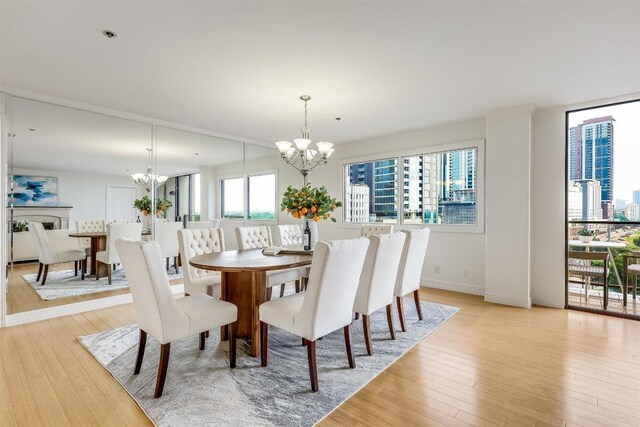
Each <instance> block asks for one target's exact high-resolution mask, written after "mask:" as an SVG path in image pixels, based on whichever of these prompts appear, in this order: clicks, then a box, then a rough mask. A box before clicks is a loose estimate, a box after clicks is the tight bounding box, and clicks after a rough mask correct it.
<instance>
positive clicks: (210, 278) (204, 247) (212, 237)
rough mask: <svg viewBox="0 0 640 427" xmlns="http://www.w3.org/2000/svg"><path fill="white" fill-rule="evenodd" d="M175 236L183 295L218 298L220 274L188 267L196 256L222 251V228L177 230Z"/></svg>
mask: <svg viewBox="0 0 640 427" xmlns="http://www.w3.org/2000/svg"><path fill="white" fill-rule="evenodd" d="M177 234H178V247H179V248H180V258H181V259H182V271H183V277H184V293H185V294H186V295H194V294H207V295H210V296H213V297H216V298H218V297H220V273H218V272H215V271H208V270H201V269H199V268H195V267H193V266H191V265H189V261H190V260H191V258H193V257H195V256H198V255H205V254H211V253H215V252H222V251H224V232H223V231H222V228H194V229H189V228H187V229H183V230H178V231H177Z"/></svg>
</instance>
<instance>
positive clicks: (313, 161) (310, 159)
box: [276, 95, 333, 185]
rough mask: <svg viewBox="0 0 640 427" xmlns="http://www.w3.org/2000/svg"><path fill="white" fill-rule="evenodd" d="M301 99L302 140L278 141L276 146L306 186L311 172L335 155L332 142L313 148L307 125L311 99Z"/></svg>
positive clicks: (316, 144) (321, 143)
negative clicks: (302, 104)
mask: <svg viewBox="0 0 640 427" xmlns="http://www.w3.org/2000/svg"><path fill="white" fill-rule="evenodd" d="M300 99H301V100H303V101H304V127H303V128H302V129H300V131H301V132H302V138H297V139H294V140H293V143H291V142H289V141H278V142H276V146H277V147H278V150H279V151H280V154H281V155H282V160H284V161H285V162H287V164H289V165H291V166H293V167H294V168H295V169H297V170H298V171H299V172H300V173H301V174H302V176H303V179H304V184H305V185H306V183H307V175H308V174H309V172H310V171H312V170H313V169H315V168H317V167H318V166H320V165H326V164H327V160H328V159H329V157H331V154H332V153H333V144H332V143H330V142H316V143H315V147H312V146H311V143H312V141H311V139H310V133H311V129H309V126H308V124H307V102H308V101H309V100H310V99H311V97H310V96H309V95H302V96H301V97H300Z"/></svg>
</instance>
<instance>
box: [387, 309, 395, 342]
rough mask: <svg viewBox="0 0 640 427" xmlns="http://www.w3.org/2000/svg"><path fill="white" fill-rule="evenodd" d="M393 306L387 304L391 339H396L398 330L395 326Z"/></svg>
mask: <svg viewBox="0 0 640 427" xmlns="http://www.w3.org/2000/svg"><path fill="white" fill-rule="evenodd" d="M391 310H392V307H391V304H389V305H388V306H387V323H388V324H389V334H390V335H391V339H392V340H395V339H396V331H395V328H394V326H393V313H392V311H391Z"/></svg>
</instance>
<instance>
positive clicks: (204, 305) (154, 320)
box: [115, 239, 238, 398]
mask: <svg viewBox="0 0 640 427" xmlns="http://www.w3.org/2000/svg"><path fill="white" fill-rule="evenodd" d="M115 245H116V247H117V250H118V253H120V256H121V259H122V265H123V267H124V271H125V274H126V276H127V280H128V282H129V287H130V289H131V296H132V297H133V304H134V306H135V308H136V318H137V320H138V326H139V327H140V341H139V345H138V356H137V358H136V365H135V369H134V372H133V373H134V375H137V374H139V373H140V369H141V367H142V360H143V357H144V350H145V346H146V343H147V334H149V335H151V336H152V337H153V338H154V339H155V340H156V341H158V342H159V343H160V363H159V366H158V378H157V380H156V389H155V393H154V397H156V398H158V397H160V396H162V390H163V388H164V382H165V378H166V376H167V369H168V366H169V352H170V349H171V342H173V341H176V340H179V339H181V338H186V337H188V336H190V335H195V334H200V350H204V347H205V333H206V331H208V330H210V329H213V328H216V327H221V326H225V325H226V327H227V331H228V336H229V365H230V366H231V368H234V367H235V365H236V338H235V337H236V330H235V328H236V323H235V322H236V320H237V318H238V310H237V307H236V306H235V305H233V304H230V303H228V302H224V301H220V300H218V299H216V298H213V297H211V296H208V295H203V294H198V295H191V296H187V297H183V298H178V299H174V298H173V292H172V291H171V285H170V284H169V278H168V277H167V272H166V271H165V270H164V269H163V268H162V254H161V252H160V246H159V245H158V243H157V242H141V241H132V240H126V239H118V240H117V241H116V243H115ZM229 326H231V327H229Z"/></svg>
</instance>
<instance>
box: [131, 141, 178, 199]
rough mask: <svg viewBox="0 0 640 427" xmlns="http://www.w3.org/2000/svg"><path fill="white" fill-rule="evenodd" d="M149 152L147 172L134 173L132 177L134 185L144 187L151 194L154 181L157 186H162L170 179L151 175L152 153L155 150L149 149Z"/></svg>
mask: <svg viewBox="0 0 640 427" xmlns="http://www.w3.org/2000/svg"><path fill="white" fill-rule="evenodd" d="M147 152H148V153H149V163H147V172H146V173H134V174H132V175H131V179H133V182H134V183H136V184H139V185H142V186H143V187H144V188H145V189H146V190H147V191H148V192H150V191H151V187H152V184H153V182H154V181H155V184H156V186H158V185H162V184H164V183H165V182H166V181H167V179H169V177H168V176H162V175H156V174H154V173H151V153H152V152H153V150H152V149H151V148H147Z"/></svg>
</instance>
